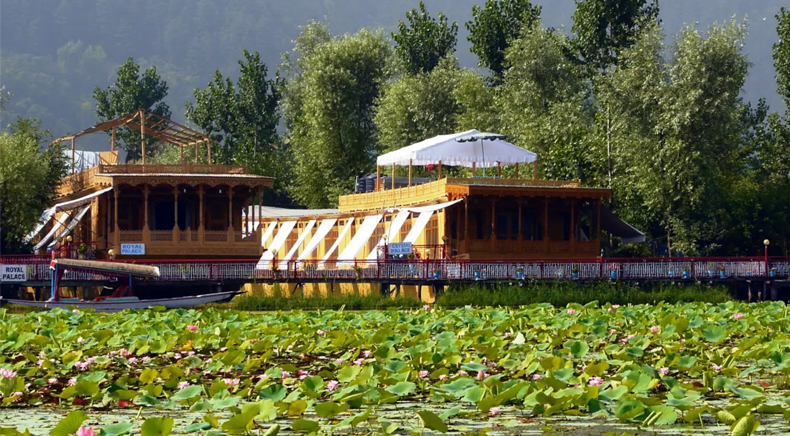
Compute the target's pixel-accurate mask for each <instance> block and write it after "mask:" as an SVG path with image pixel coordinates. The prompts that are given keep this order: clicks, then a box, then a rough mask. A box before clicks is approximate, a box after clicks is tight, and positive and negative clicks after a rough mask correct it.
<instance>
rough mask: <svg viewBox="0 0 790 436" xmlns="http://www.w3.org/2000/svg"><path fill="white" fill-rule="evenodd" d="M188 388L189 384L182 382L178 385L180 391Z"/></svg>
mask: <svg viewBox="0 0 790 436" xmlns="http://www.w3.org/2000/svg"><path fill="white" fill-rule="evenodd" d="M187 386H189V382H187V381H182V382H181V383H179V384H178V389H184V388H185V387H187Z"/></svg>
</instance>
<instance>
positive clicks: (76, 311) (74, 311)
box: [72, 309, 80, 313]
mask: <svg viewBox="0 0 790 436" xmlns="http://www.w3.org/2000/svg"><path fill="white" fill-rule="evenodd" d="M72 312H73V313H80V310H79V309H74V310H72Z"/></svg>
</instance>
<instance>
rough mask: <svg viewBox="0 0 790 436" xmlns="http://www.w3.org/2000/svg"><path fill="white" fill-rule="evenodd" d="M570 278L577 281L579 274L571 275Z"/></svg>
mask: <svg viewBox="0 0 790 436" xmlns="http://www.w3.org/2000/svg"><path fill="white" fill-rule="evenodd" d="M571 277H573V279H574V280H575V279H578V278H579V273H571Z"/></svg>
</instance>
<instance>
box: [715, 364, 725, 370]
mask: <svg viewBox="0 0 790 436" xmlns="http://www.w3.org/2000/svg"><path fill="white" fill-rule="evenodd" d="M722 368H724V367H723V366H721V365H716V364H715V363H714V364H713V370H714V371H721V369H722Z"/></svg>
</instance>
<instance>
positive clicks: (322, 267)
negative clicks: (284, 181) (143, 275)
mask: <svg viewBox="0 0 790 436" xmlns="http://www.w3.org/2000/svg"><path fill="white" fill-rule="evenodd" d="M49 261H50V259H49V257H47V256H0V265H2V264H9V265H11V264H13V265H26V266H27V273H28V274H27V276H28V281H31V282H37V281H38V282H41V281H48V280H49V279H50V274H51V272H50V268H49ZM116 262H129V263H135V264H140V265H152V266H157V267H159V270H160V274H161V277H158V278H156V279H150V280H163V281H223V280H234V281H250V282H254V281H266V280H283V281H284V280H289V281H299V280H313V281H316V280H327V281H332V280H360V281H364V280H374V281H388V280H400V281H412V280H413V281H430V280H439V281H445V282H451V281H469V280H498V281H502V280H520V279H523V280H563V279H580V280H612V279H617V280H620V279H623V280H661V279H664V280H682V279H687V280H721V279H746V280H748V279H750V278H754V279H757V278H774V277H775V278H785V277H788V276H789V275H790V257H771V258H769V259H768V264H767V265H766V262H765V258H764V257H735V258H733V257H699V258H628V259H624V258H600V257H599V258H589V259H550V260H532V259H530V260H517V259H514V260H490V261H487V260H448V259H443V258H439V259H435V258H434V259H405V260H371V261H365V260H357V261H319V260H290V261H287V262H285V263H284V265H285V266H286V267H285V268H277V269H271V267H272V262H271V261H269V262H268V264H263V263H261V262H259V261H258V260H250V259H244V260H214V259H212V260H141V261H130V260H116ZM281 264H282V262H281V261H276V262H274V265H276V266H280V265H281ZM64 280H72V281H101V280H110V278H109V277H107V276H103V275H101V274H96V273H84V272H76V271H67V272H66V273H65V275H64Z"/></svg>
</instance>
